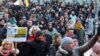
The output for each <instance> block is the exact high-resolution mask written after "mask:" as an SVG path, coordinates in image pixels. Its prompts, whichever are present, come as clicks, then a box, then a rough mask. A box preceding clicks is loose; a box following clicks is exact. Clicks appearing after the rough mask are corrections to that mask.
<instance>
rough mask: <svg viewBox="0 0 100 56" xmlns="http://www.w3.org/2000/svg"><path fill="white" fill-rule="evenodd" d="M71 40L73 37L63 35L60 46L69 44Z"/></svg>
mask: <svg viewBox="0 0 100 56" xmlns="http://www.w3.org/2000/svg"><path fill="white" fill-rule="evenodd" d="M72 42H73V39H72V38H70V37H64V38H63V39H62V40H61V47H62V48H64V47H65V46H67V45H69V44H71V43H72Z"/></svg>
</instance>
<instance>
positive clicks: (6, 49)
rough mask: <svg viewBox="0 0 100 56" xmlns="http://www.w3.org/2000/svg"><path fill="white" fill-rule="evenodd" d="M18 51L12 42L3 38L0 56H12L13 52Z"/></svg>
mask: <svg viewBox="0 0 100 56" xmlns="http://www.w3.org/2000/svg"><path fill="white" fill-rule="evenodd" d="M15 51H16V54H18V53H19V50H18V49H16V50H15V48H14V44H13V42H10V41H8V40H7V39H5V40H3V42H2V45H1V47H0V56H14V53H15Z"/></svg>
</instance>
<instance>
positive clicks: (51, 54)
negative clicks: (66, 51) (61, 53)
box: [49, 44, 59, 56]
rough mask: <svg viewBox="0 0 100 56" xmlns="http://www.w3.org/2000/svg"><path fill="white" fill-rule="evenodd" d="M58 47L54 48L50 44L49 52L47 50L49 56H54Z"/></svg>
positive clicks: (53, 45)
mask: <svg viewBox="0 0 100 56" xmlns="http://www.w3.org/2000/svg"><path fill="white" fill-rule="evenodd" d="M58 47H59V46H57V47H56V46H55V44H51V46H50V50H49V56H56V52H57V50H58Z"/></svg>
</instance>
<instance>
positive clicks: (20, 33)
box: [7, 27, 27, 42]
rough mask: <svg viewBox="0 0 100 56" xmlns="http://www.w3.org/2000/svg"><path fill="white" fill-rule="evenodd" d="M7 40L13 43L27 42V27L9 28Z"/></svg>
mask: <svg viewBox="0 0 100 56" xmlns="http://www.w3.org/2000/svg"><path fill="white" fill-rule="evenodd" d="M7 39H8V40H9V41H13V42H26V39H27V27H9V28H7Z"/></svg>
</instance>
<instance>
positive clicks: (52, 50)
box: [49, 33, 61, 56]
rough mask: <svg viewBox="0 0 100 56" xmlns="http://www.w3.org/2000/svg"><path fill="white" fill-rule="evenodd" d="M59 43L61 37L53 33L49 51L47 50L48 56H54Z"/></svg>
mask: <svg viewBox="0 0 100 56" xmlns="http://www.w3.org/2000/svg"><path fill="white" fill-rule="evenodd" d="M60 42H61V35H60V34H59V33H55V39H54V42H53V44H51V46H50V50H49V52H50V53H49V54H50V55H49V56H56V52H57V50H58V48H59V45H60Z"/></svg>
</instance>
